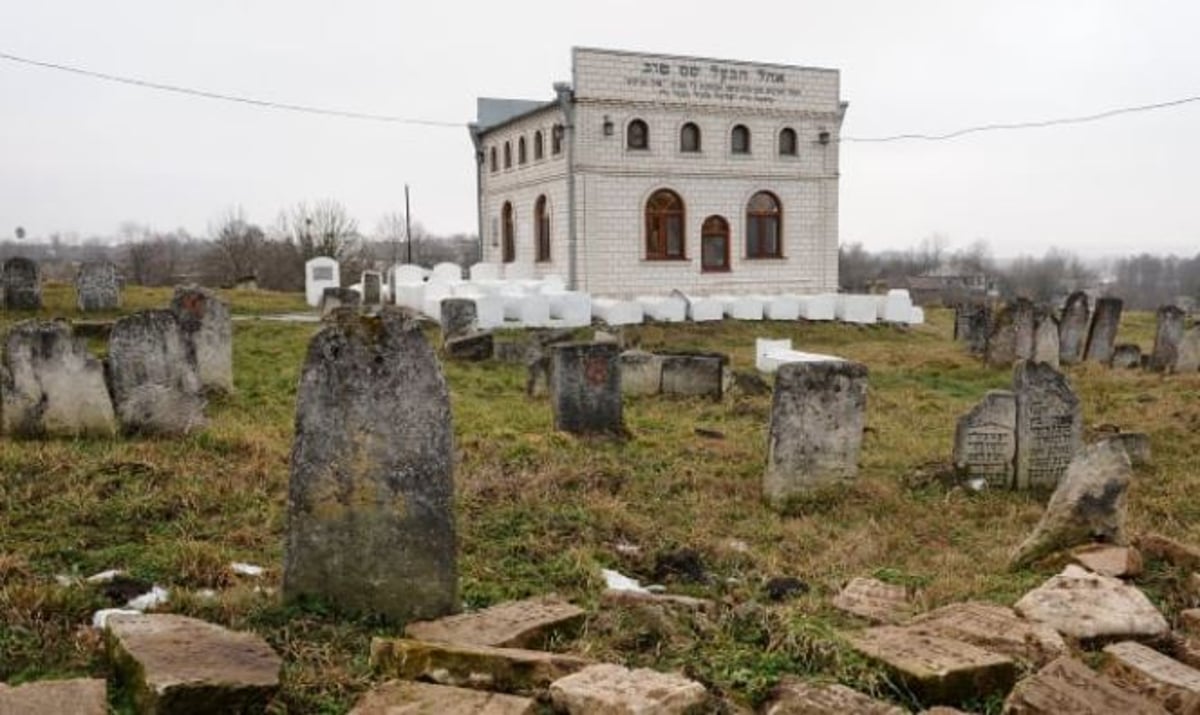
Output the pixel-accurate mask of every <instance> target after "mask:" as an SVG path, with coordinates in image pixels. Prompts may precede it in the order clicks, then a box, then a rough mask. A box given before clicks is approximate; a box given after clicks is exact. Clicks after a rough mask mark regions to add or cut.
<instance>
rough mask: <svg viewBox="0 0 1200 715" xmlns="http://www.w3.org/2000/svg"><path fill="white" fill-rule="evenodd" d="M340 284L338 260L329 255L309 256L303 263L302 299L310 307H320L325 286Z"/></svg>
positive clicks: (334, 286) (333, 286)
mask: <svg viewBox="0 0 1200 715" xmlns="http://www.w3.org/2000/svg"><path fill="white" fill-rule="evenodd" d="M341 285H342V283H341V276H340V275H339V273H338V262H337V261H335V260H334V259H332V258H330V257H329V256H317V257H315V258H310V259H308V261H307V262H306V263H305V264H304V299H305V301H306V302H307V303H308V304H309V305H311V306H312V307H314V308H318V307H320V305H321V299H322V297H323V296H324V295H325V289H326V288H337V287H339V286H341Z"/></svg>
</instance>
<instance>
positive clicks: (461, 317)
mask: <svg viewBox="0 0 1200 715" xmlns="http://www.w3.org/2000/svg"><path fill="white" fill-rule="evenodd" d="M441 317H442V342H443V343H447V342H450V341H451V340H453V339H455V338H463V337H466V336H468V335H471V334H473V333H475V332H476V331H478V330H479V313H478V308H477V307H476V306H475V299H474V298H446V299H444V300H442V316H441Z"/></svg>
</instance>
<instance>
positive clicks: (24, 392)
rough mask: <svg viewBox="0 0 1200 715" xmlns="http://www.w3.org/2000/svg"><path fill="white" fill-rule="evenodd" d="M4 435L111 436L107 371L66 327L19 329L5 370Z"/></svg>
mask: <svg viewBox="0 0 1200 715" xmlns="http://www.w3.org/2000/svg"><path fill="white" fill-rule="evenodd" d="M0 418H2V419H3V430H2V431H3V433H4V434H10V435H20V436H25V437H40V436H44V435H47V436H65V437H77V436H82V435H91V436H110V435H113V434H115V433H116V429H117V421H116V416H115V415H114V413H113V406H112V399H111V398H110V397H109V395H108V387H107V385H106V384H105V382H104V365H103V363H101V362H100V361H99V360H97V359H96V358H95V357H93V356H92V355H91V353H89V352H88V349H87V345H86V344H85V343H84V341H83V340H82V339H80V338H76V337H74V336H73V335H72V334H71V327H70V326H69V325H67V324H66V323H64V322H61V321H55V322H46V321H40V320H27V321H23V322H20V323H17V324H16V325H14V326H13V327H12V329H11V330H9V332H8V336H7V337H6V338H5V340H4V362H3V369H2V370H0Z"/></svg>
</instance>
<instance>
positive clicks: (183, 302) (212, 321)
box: [171, 286, 233, 394]
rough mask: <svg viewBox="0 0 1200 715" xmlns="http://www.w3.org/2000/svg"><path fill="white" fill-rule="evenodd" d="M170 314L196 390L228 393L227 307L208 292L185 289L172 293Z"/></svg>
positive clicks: (230, 334) (230, 379)
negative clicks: (197, 384) (193, 371)
mask: <svg viewBox="0 0 1200 715" xmlns="http://www.w3.org/2000/svg"><path fill="white" fill-rule="evenodd" d="M171 311H172V312H173V313H175V319H176V320H178V321H179V327H180V329H181V330H182V331H183V338H184V340H185V342H186V345H187V352H188V358H189V359H190V360H191V361H192V365H193V366H194V367H195V368H196V375H197V376H199V378H200V386H201V387H202V388H204V389H205V390H208V391H210V392H216V393H222V394H229V393H232V392H233V322H232V320H231V319H230V317H229V306H228V305H226V303H225V301H223V300H221V299H220V298H218V297H217V294H216V293H213V292H212V291H210V290H207V289H205V288H199V287H197V286H186V287H178V288H176V289H175V296H174V297H173V298H172V299H171Z"/></svg>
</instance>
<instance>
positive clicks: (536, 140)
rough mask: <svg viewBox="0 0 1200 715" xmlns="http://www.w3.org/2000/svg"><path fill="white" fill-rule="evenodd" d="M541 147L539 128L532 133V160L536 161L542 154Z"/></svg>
mask: <svg viewBox="0 0 1200 715" xmlns="http://www.w3.org/2000/svg"><path fill="white" fill-rule="evenodd" d="M542 150H543V147H542V130H541V129H539V130H537V131H536V132H534V133H533V160H534V161H538V160H540V159H541V158H542V156H543V152H542Z"/></svg>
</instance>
